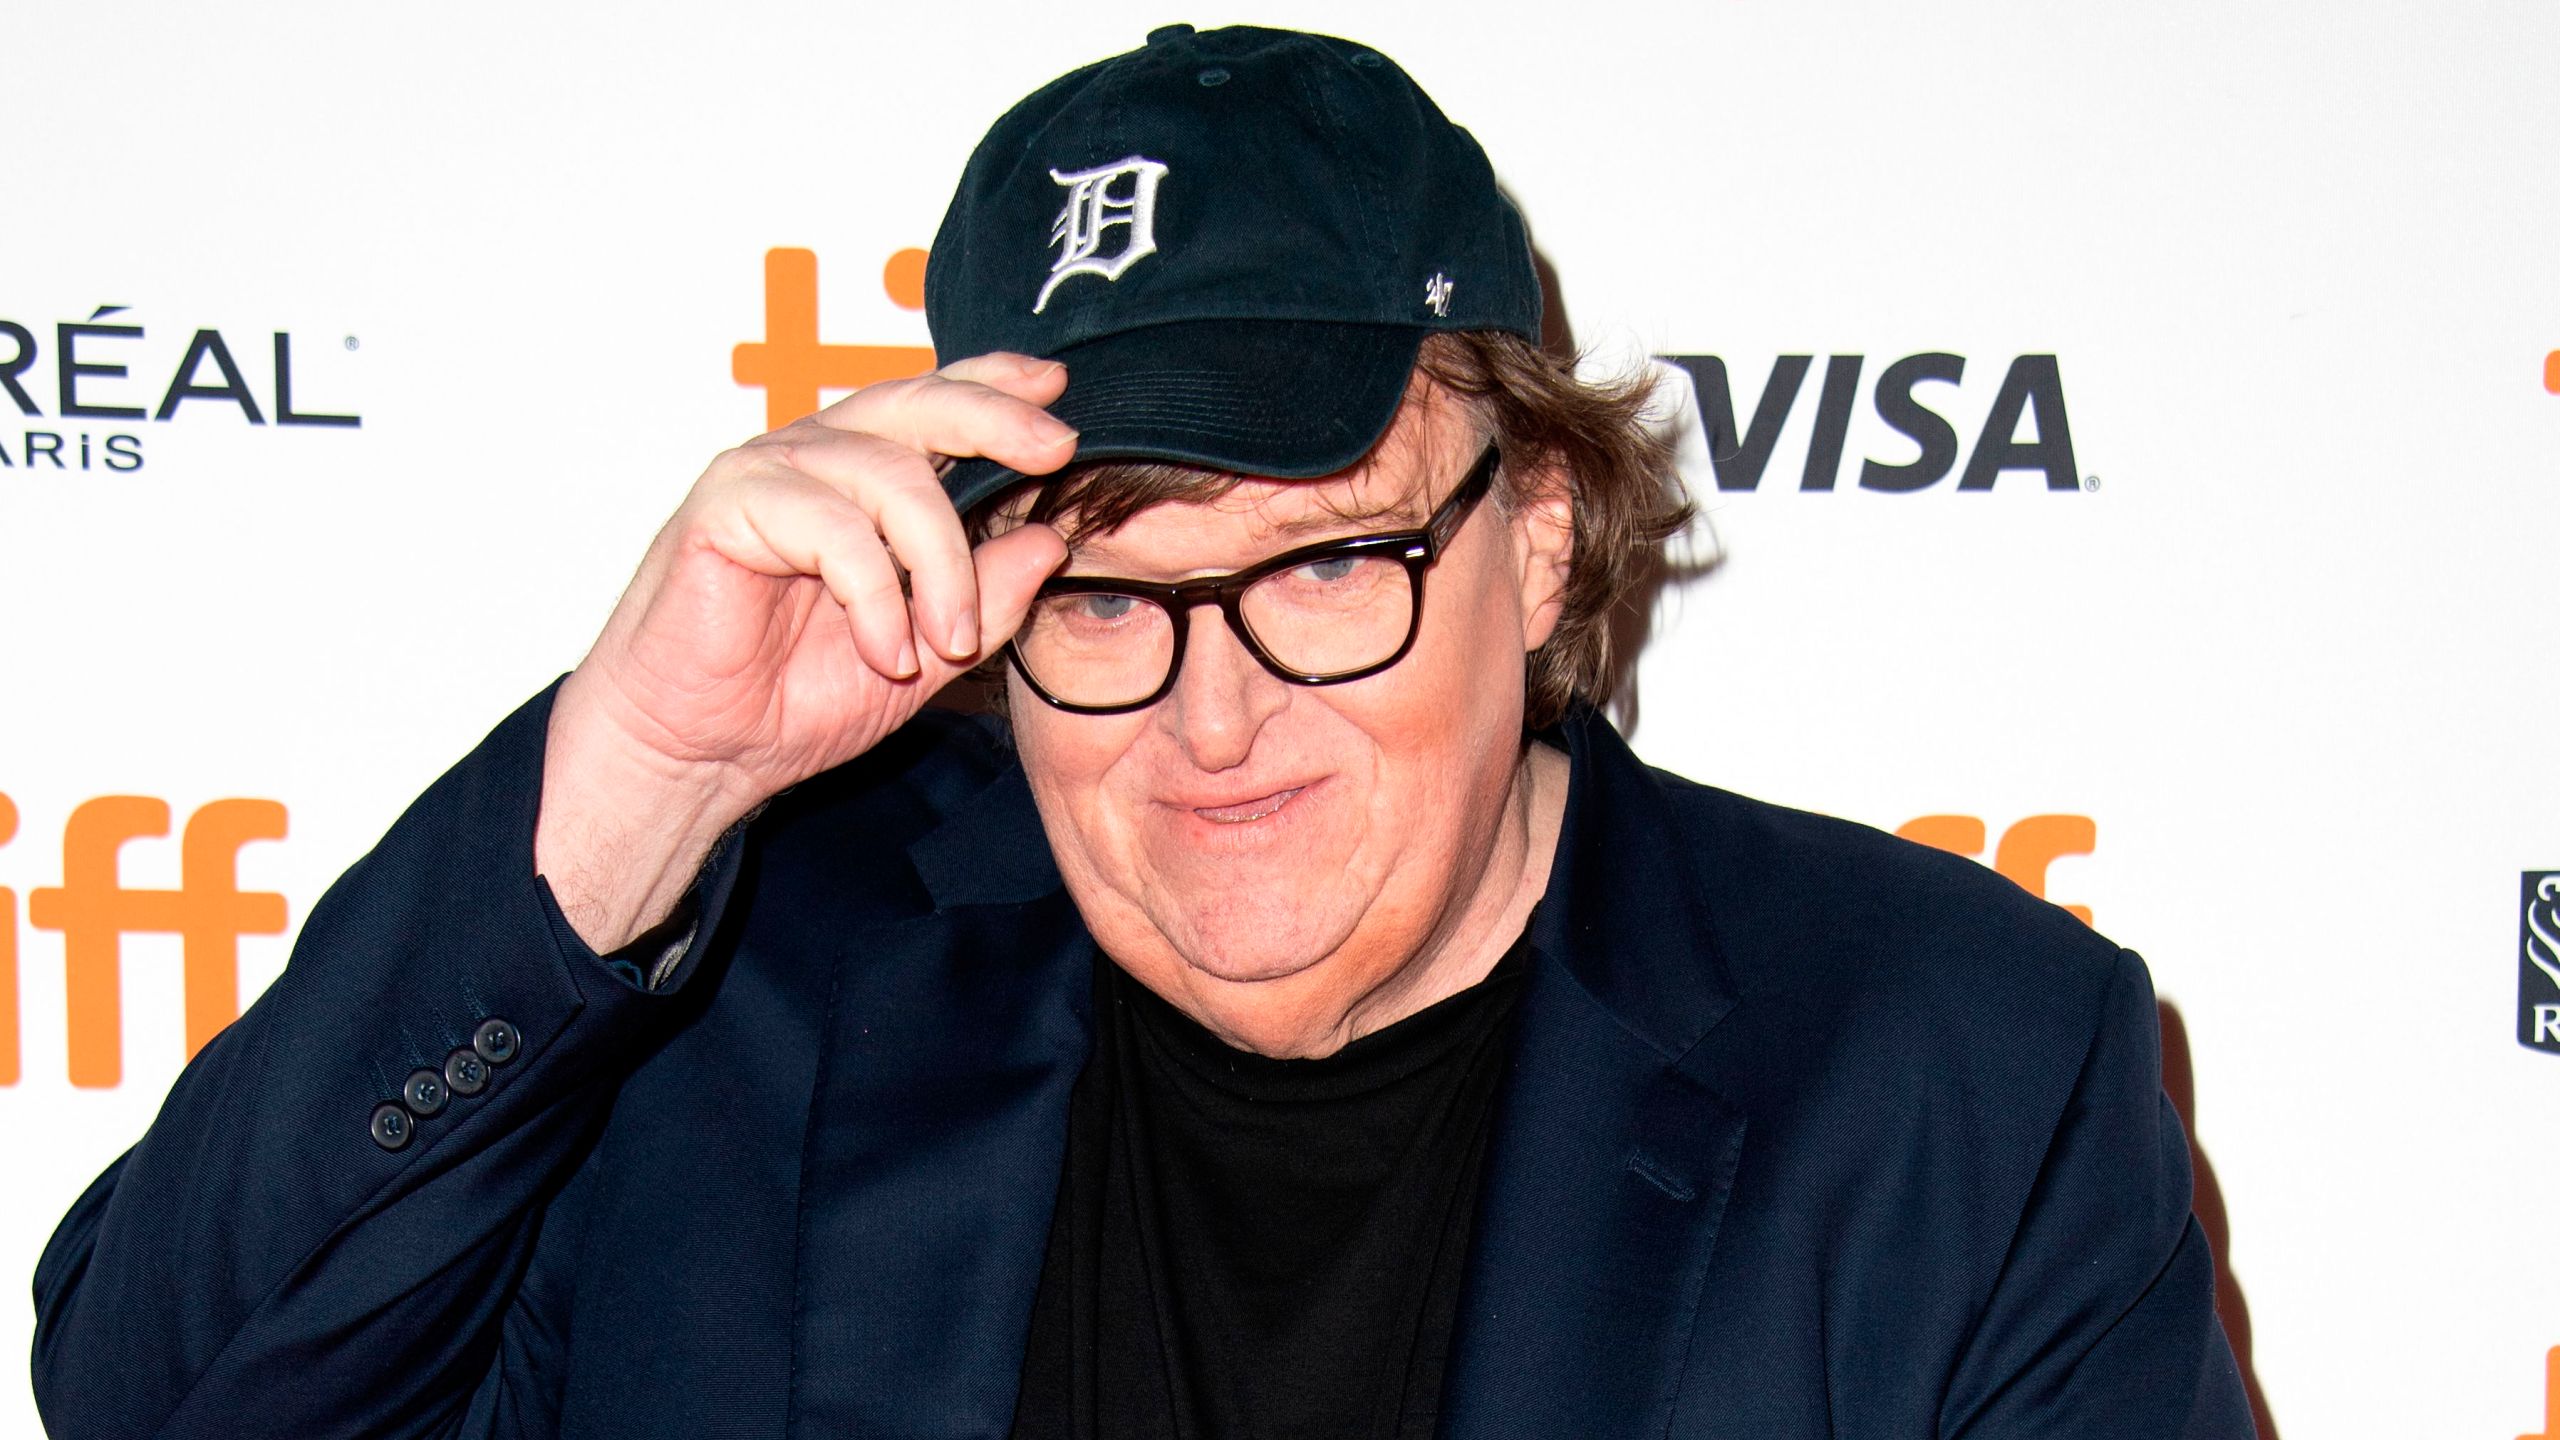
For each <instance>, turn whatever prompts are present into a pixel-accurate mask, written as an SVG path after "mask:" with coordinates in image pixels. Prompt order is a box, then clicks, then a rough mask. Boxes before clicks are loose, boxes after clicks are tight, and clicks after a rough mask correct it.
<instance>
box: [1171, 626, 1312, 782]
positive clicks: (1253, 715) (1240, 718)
mask: <svg viewBox="0 0 2560 1440" xmlns="http://www.w3.org/2000/svg"><path fill="white" fill-rule="evenodd" d="M1188 623H1189V624H1190V626H1191V630H1190V633H1189V635H1188V636H1187V637H1185V644H1184V645H1183V656H1182V673H1181V674H1179V675H1176V676H1175V677H1174V680H1173V693H1172V694H1170V695H1168V696H1166V697H1165V701H1164V703H1163V704H1161V705H1159V706H1157V707H1156V713H1157V716H1158V722H1159V723H1160V724H1162V725H1164V726H1166V727H1167V728H1169V729H1170V730H1171V731H1172V734H1173V740H1174V743H1175V744H1177V745H1180V746H1181V747H1182V753H1183V754H1184V755H1185V756H1186V757H1188V758H1189V759H1190V761H1191V763H1192V764H1193V765H1194V766H1196V767H1197V768H1199V769H1200V770H1202V771H1211V772H1214V771H1219V770H1232V769H1234V768H1235V767H1236V766H1238V765H1241V764H1243V763H1244V762H1245V760H1246V759H1247V758H1248V757H1250V756H1251V755H1252V754H1253V743H1254V739H1255V737H1256V736H1258V735H1260V734H1261V733H1262V727H1263V724H1264V723H1265V722H1266V721H1268V720H1270V718H1271V717H1272V716H1273V715H1275V714H1278V713H1279V712H1280V710H1281V709H1282V708H1283V707H1285V706H1286V705H1287V704H1288V703H1289V686H1288V684H1287V683H1286V682H1284V681H1283V680H1281V679H1280V678H1279V677H1278V676H1276V675H1273V674H1272V673H1271V672H1270V671H1268V670H1265V669H1263V668H1262V663H1261V662H1260V661H1258V660H1256V659H1254V658H1253V654H1252V652H1250V651H1248V650H1246V649H1245V648H1244V641H1243V640H1242V639H1241V638H1239V637H1238V636H1237V634H1236V633H1235V631H1233V630H1231V629H1229V628H1227V619H1226V616H1225V615H1224V614H1223V613H1221V612H1220V611H1219V609H1218V607H1217V606H1215V605H1202V606H1199V607H1197V608H1195V609H1193V610H1192V612H1191V615H1190V618H1189V622H1188Z"/></svg>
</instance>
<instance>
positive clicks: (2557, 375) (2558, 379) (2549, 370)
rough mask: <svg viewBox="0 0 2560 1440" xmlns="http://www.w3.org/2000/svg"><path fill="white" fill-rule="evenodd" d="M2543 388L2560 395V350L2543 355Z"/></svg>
mask: <svg viewBox="0 0 2560 1440" xmlns="http://www.w3.org/2000/svg"><path fill="white" fill-rule="evenodd" d="M2542 388H2543V389H2545V390H2548V391H2550V392H2551V393H2552V394H2554V395H2560V350H2554V351H2552V352H2551V353H2550V354H2548V355H2545V356H2543V357H2542Z"/></svg>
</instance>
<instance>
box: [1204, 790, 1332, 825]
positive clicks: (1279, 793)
mask: <svg viewBox="0 0 2560 1440" xmlns="http://www.w3.org/2000/svg"><path fill="white" fill-rule="evenodd" d="M1306 788H1307V787H1305V786H1304V785H1297V786H1292V787H1291V788H1289V789H1286V790H1276V791H1273V792H1272V793H1271V794H1268V795H1263V796H1258V797H1256V798H1254V799H1251V800H1244V801H1239V802H1237V803H1236V804H1233V805H1194V806H1192V807H1191V813H1192V814H1194V815H1197V816H1199V817H1200V818H1201V819H1203V820H1206V821H1209V822H1210V823H1212V824H1216V825H1244V824H1249V823H1251V822H1252V821H1255V820H1268V819H1270V818H1271V817H1272V816H1274V815H1277V814H1279V813H1280V807H1282V806H1284V805H1286V804H1288V803H1289V802H1290V801H1292V800H1295V799H1297V798H1298V796H1299V794H1300V793H1301V792H1302V791H1304V790H1305V789H1306Z"/></svg>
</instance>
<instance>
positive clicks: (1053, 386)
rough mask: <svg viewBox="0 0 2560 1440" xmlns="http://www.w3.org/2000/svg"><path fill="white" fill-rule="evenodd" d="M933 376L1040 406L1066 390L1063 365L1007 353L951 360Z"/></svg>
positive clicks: (1005, 351)
mask: <svg viewBox="0 0 2560 1440" xmlns="http://www.w3.org/2000/svg"><path fill="white" fill-rule="evenodd" d="M935 373H936V374H938V375H940V376H941V377H942V378H943V379H945V380H958V381H963V382H966V383H969V384H976V385H984V386H987V387H989V388H991V389H996V390H1001V391H1003V392H1004V393H1006V394H1007V395H1010V396H1012V397H1014V398H1015V399H1017V400H1028V401H1030V402H1031V403H1032V404H1034V405H1040V406H1046V405H1048V404H1049V403H1050V402H1051V401H1054V400H1056V399H1057V398H1058V397H1059V396H1060V395H1063V394H1065V393H1066V389H1067V367H1066V366H1064V365H1062V364H1060V363H1058V362H1057V361H1055V360H1042V359H1039V358H1037V357H1035V356H1030V355H1017V354H1014V353H1013V352H1012V351H1009V350H997V351H993V352H990V353H988V354H985V355H972V356H970V357H969V358H967V359H965V360H954V361H952V362H951V363H950V364H948V365H945V366H943V367H942V368H941V369H940V370H938V371H936V372H935Z"/></svg>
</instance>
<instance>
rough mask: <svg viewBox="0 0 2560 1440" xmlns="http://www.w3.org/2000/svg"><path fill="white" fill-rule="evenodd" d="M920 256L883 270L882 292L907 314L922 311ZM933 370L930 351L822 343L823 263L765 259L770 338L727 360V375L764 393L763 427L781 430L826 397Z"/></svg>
mask: <svg viewBox="0 0 2560 1440" xmlns="http://www.w3.org/2000/svg"><path fill="white" fill-rule="evenodd" d="M924 262H925V252H923V251H922V250H901V251H899V252H898V253H896V254H895V255H892V256H890V257H889V263H888V264H887V265H885V266H883V267H882V268H881V271H880V286H881V288H882V289H884V290H886V291H887V292H888V293H889V300H890V303H891V304H894V305H896V306H897V307H898V308H899V309H901V310H921V309H923V308H924ZM932 368H933V350H932V347H930V346H925V345H827V344H823V343H821V342H820V341H819V339H818V257H817V254H816V253H815V252H814V251H809V250H792V249H778V250H767V251H766V252H764V338H763V339H762V340H750V341H747V342H746V343H744V344H741V345H740V346H738V347H737V348H736V349H734V350H732V351H730V352H729V373H730V375H731V376H733V377H734V378H735V379H736V380H737V382H738V383H739V384H741V385H749V386H762V387H763V389H764V423H765V428H766V429H768V430H779V429H781V428H782V427H783V426H785V425H788V424H790V423H791V422H792V421H794V420H797V419H799V418H800V417H801V416H803V415H807V414H809V413H810V412H812V411H814V410H816V409H817V408H818V392H819V391H821V390H859V389H861V388H862V387H863V386H865V385H876V384H878V383H879V382H881V381H883V380H903V379H905V378H906V377H907V376H910V375H921V374H923V373H924V372H926V371H927V370H930V369H932Z"/></svg>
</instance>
